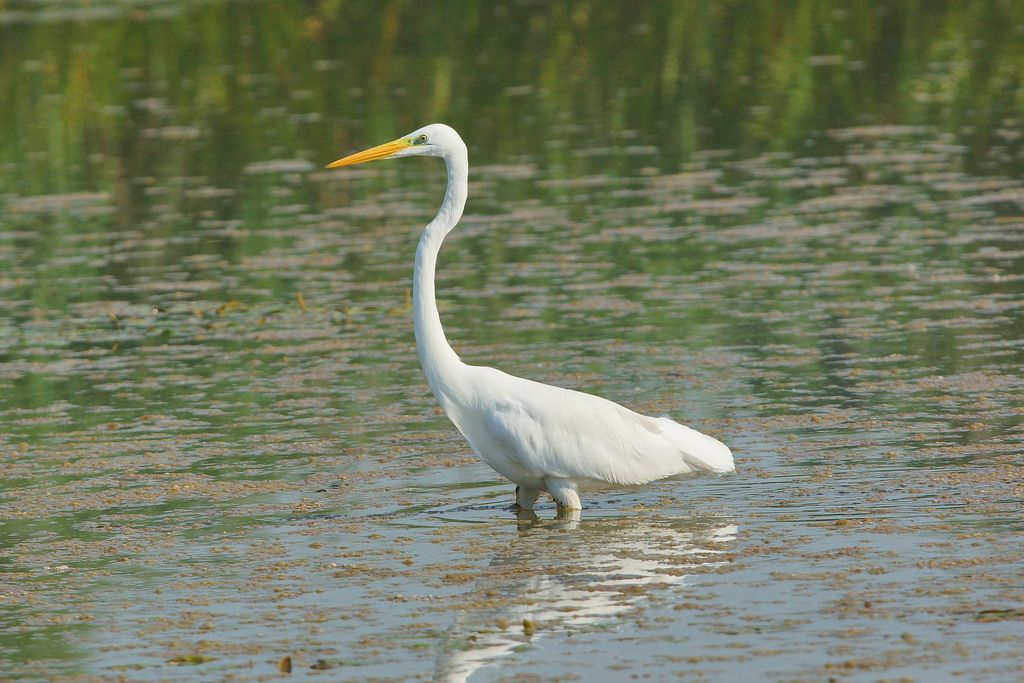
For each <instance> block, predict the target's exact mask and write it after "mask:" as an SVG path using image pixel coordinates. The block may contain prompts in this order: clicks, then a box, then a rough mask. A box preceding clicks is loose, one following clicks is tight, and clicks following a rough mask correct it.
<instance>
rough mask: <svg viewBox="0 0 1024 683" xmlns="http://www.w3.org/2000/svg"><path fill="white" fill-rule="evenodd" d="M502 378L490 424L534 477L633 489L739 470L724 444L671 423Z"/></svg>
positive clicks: (487, 414)
mask: <svg viewBox="0 0 1024 683" xmlns="http://www.w3.org/2000/svg"><path fill="white" fill-rule="evenodd" d="M488 370H490V368H488ZM493 372H499V371H496V370H495V371H493ZM500 374H501V375H502V378H501V381H495V380H496V379H497V378H491V381H490V382H488V384H489V385H490V386H491V387H494V388H495V389H494V390H493V391H488V392H487V393H488V397H489V400H488V401H487V403H488V404H489V405H488V406H487V409H486V410H484V411H483V412H484V425H485V428H486V429H487V431H488V434H489V435H490V437H491V438H492V439H493V440H494V441H495V442H497V443H498V444H500V445H501V446H502V447H503V448H505V449H506V451H507V452H508V454H509V456H510V457H512V458H514V459H515V460H516V462H517V463H518V464H519V465H520V466H521V467H523V468H524V469H526V470H527V471H530V472H536V473H538V474H539V475H540V476H544V475H547V476H558V477H566V478H569V479H575V480H595V481H602V482H608V483H612V484H623V485H628V484H641V483H644V482H647V481H651V480H654V479H659V478H661V477H667V476H671V475H673V474H685V473H687V472H690V471H691V470H692V469H693V468H694V467H697V468H700V469H708V470H712V471H720V472H721V471H731V470H732V469H733V465H732V455H731V453H729V449H728V448H727V447H726V446H725V445H724V444H722V443H721V442H719V441H717V440H716V439H713V438H711V437H709V436H706V435H704V434H701V433H700V432H697V431H695V430H692V429H689V428H687V427H683V426H682V425H679V424H676V423H675V422H673V421H671V420H669V419H668V418H653V417H648V416H646V415H641V414H639V413H635V412H633V411H632V410H629V409H627V408H624V407H622V406H620V405H618V404H617V403H613V402H611V401H608V400H606V399H603V398H601V397H599V396H593V395H591V394H584V393H581V392H578V391H571V390H568V389H560V388H558V387H552V386H548V385H546V384H540V383H537V382H531V381H529V380H524V379H520V378H518V377H512V376H510V375H505V373H500Z"/></svg>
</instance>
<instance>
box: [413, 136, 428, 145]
mask: <svg viewBox="0 0 1024 683" xmlns="http://www.w3.org/2000/svg"><path fill="white" fill-rule="evenodd" d="M426 141H427V136H426V135H421V136H419V137H418V138H416V142H417V143H418V144H420V145H422V144H423V143H424V142H426Z"/></svg>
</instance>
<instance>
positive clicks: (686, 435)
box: [658, 417, 736, 472]
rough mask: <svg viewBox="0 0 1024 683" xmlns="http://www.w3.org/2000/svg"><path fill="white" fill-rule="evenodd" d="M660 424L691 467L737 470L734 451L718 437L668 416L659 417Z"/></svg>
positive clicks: (709, 469) (711, 470)
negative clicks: (733, 455) (686, 425)
mask: <svg viewBox="0 0 1024 683" xmlns="http://www.w3.org/2000/svg"><path fill="white" fill-rule="evenodd" d="M658 425H659V426H660V427H661V432H662V434H664V435H665V438H667V439H668V440H669V441H671V442H672V443H673V444H674V445H675V446H676V447H677V448H678V449H679V451H680V452H681V453H682V454H683V461H684V462H686V464H687V465H690V466H691V467H696V468H698V469H702V470H708V471H710V472H735V471H736V464H735V463H734V462H733V460H732V451H730V450H729V447H728V446H726V445H725V444H724V443H722V442H721V441H719V440H718V439H715V438H712V437H710V436H708V435H707V434H701V433H700V432H698V431H697V430H696V429H690V428H689V427H685V426H683V425H681V424H679V423H678V422H675V421H673V420H670V419H669V418H667V417H659V418H658Z"/></svg>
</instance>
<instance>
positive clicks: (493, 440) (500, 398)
mask: <svg viewBox="0 0 1024 683" xmlns="http://www.w3.org/2000/svg"><path fill="white" fill-rule="evenodd" d="M407 156H433V157H441V158H442V159H444V162H445V165H446V166H447V168H448V188H447V190H445V194H444V201H443V202H442V204H441V209H440V210H439V211H438V212H437V215H436V216H435V217H434V220H432V221H430V223H429V224H428V225H427V227H426V228H424V230H423V234H422V235H421V236H420V241H419V246H418V248H417V249H416V265H415V269H414V271H413V290H412V292H413V293H412V306H413V322H414V329H415V333H416V349H417V352H418V354H419V358H420V365H422V366H423V372H424V374H425V375H426V376H427V383H428V384H429V385H430V389H431V390H432V391H433V392H434V396H435V397H437V401H438V403H440V404H441V408H442V409H443V410H444V412H445V414H446V415H447V416H448V418H449V419H450V420H451V421H452V422H453V423H454V424H455V426H456V427H457V428H458V430H459V431H460V432H461V433H462V435H463V436H464V437H465V438H466V440H467V441H469V444H470V446H472V448H473V450H474V451H475V452H476V453H477V455H479V456H480V458H482V459H483V461H484V462H486V463H487V464H488V465H490V466H491V467H492V468H494V469H495V470H496V471H497V472H499V473H500V474H502V475H504V476H505V477H507V478H508V479H510V480H511V481H512V482H514V483H515V484H516V485H517V486H516V503H517V504H518V505H519V507H520V508H521V509H525V510H531V509H533V505H534V503H535V502H536V500H537V497H538V496H539V495H540V493H541V492H542V491H547V492H548V493H549V494H551V497H552V498H554V500H555V503H556V504H557V505H558V507H559V508H560V509H564V510H579V509H580V508H581V506H580V497H579V492H580V491H585V490H594V489H599V488H607V487H611V486H631V485H636V484H643V483H646V482H649V481H653V480H655V479H661V478H664V477H670V476H673V475H678V474H686V473H688V472H692V471H693V470H705V471H710V472H731V471H733V470H735V465H734V464H733V459H732V453H731V452H730V450H729V448H728V447H727V446H726V445H725V444H723V443H722V442H720V441H718V440H717V439H714V438H712V437H710V436H707V435H705V434H702V433H701V432H698V431H696V430H693V429H690V428H689V427H684V426H683V425H681V424H678V423H677V422H673V421H672V420H670V419H669V418H667V417H648V416H646V415H641V414H639V413H635V412H633V411H632V410H629V409H628V408H624V407H622V406H620V405H618V404H617V403H613V402H611V401H609V400H607V399H604V398H601V397H599V396H594V395H591V394H585V393H582V392H579V391H572V390H569V389H562V388H559V387H553V386H549V385H547V384H541V383H539V382H533V381H531V380H527V379H521V378H519V377H514V376H512V375H508V374H506V373H504V372H501V371H500V370H496V369H494V368H489V367H483V366H475V365H467V364H466V363H463V362H462V360H461V359H460V358H459V357H458V355H456V353H455V351H453V350H452V347H451V346H450V345H449V344H448V340H447V339H446V338H445V335H444V329H443V328H442V327H441V318H440V316H439V315H438V312H437V304H436V303H435V301H434V268H435V265H436V263H437V253H438V251H439V250H440V249H441V242H442V240H444V238H445V236H446V235H447V234H448V233H449V232H450V231H451V229H452V228H454V227H455V224H456V223H458V221H459V218H461V217H462V210H463V208H464V207H465V205H466V196H467V194H468V181H469V161H468V155H467V152H466V143H464V142H463V141H462V138H461V137H459V134H458V133H456V132H455V130H454V129H453V128H451V127H449V126H446V125H444V124H440V123H435V124H431V125H429V126H425V127H423V128H420V129H419V130H416V131H414V132H412V133H410V134H409V135H405V136H403V137H400V138H398V139H397V140H393V141H391V142H387V143H384V144H383V145H378V146H376V147H373V148H370V149H367V150H365V151H362V152H358V153H356V154H352V155H349V156H347V157H344V158H343V159H338V160H337V161H335V162H333V163H331V164H329V165H328V166H327V167H328V168H339V167H341V166H350V165H352V164H360V163H363V162H366V161H373V160H375V159H386V158H389V157H407Z"/></svg>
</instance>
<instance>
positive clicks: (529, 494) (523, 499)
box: [516, 486, 540, 510]
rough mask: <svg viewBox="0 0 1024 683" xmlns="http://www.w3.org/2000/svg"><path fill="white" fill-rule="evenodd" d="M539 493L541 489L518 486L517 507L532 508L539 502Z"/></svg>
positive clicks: (522, 508) (521, 508)
mask: <svg viewBox="0 0 1024 683" xmlns="http://www.w3.org/2000/svg"><path fill="white" fill-rule="evenodd" d="M539 495H540V490H539V489H528V488H526V487H525V486H517V487H516V508H517V509H519V510H532V509H533V504H534V503H536V502H537V496H539Z"/></svg>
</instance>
